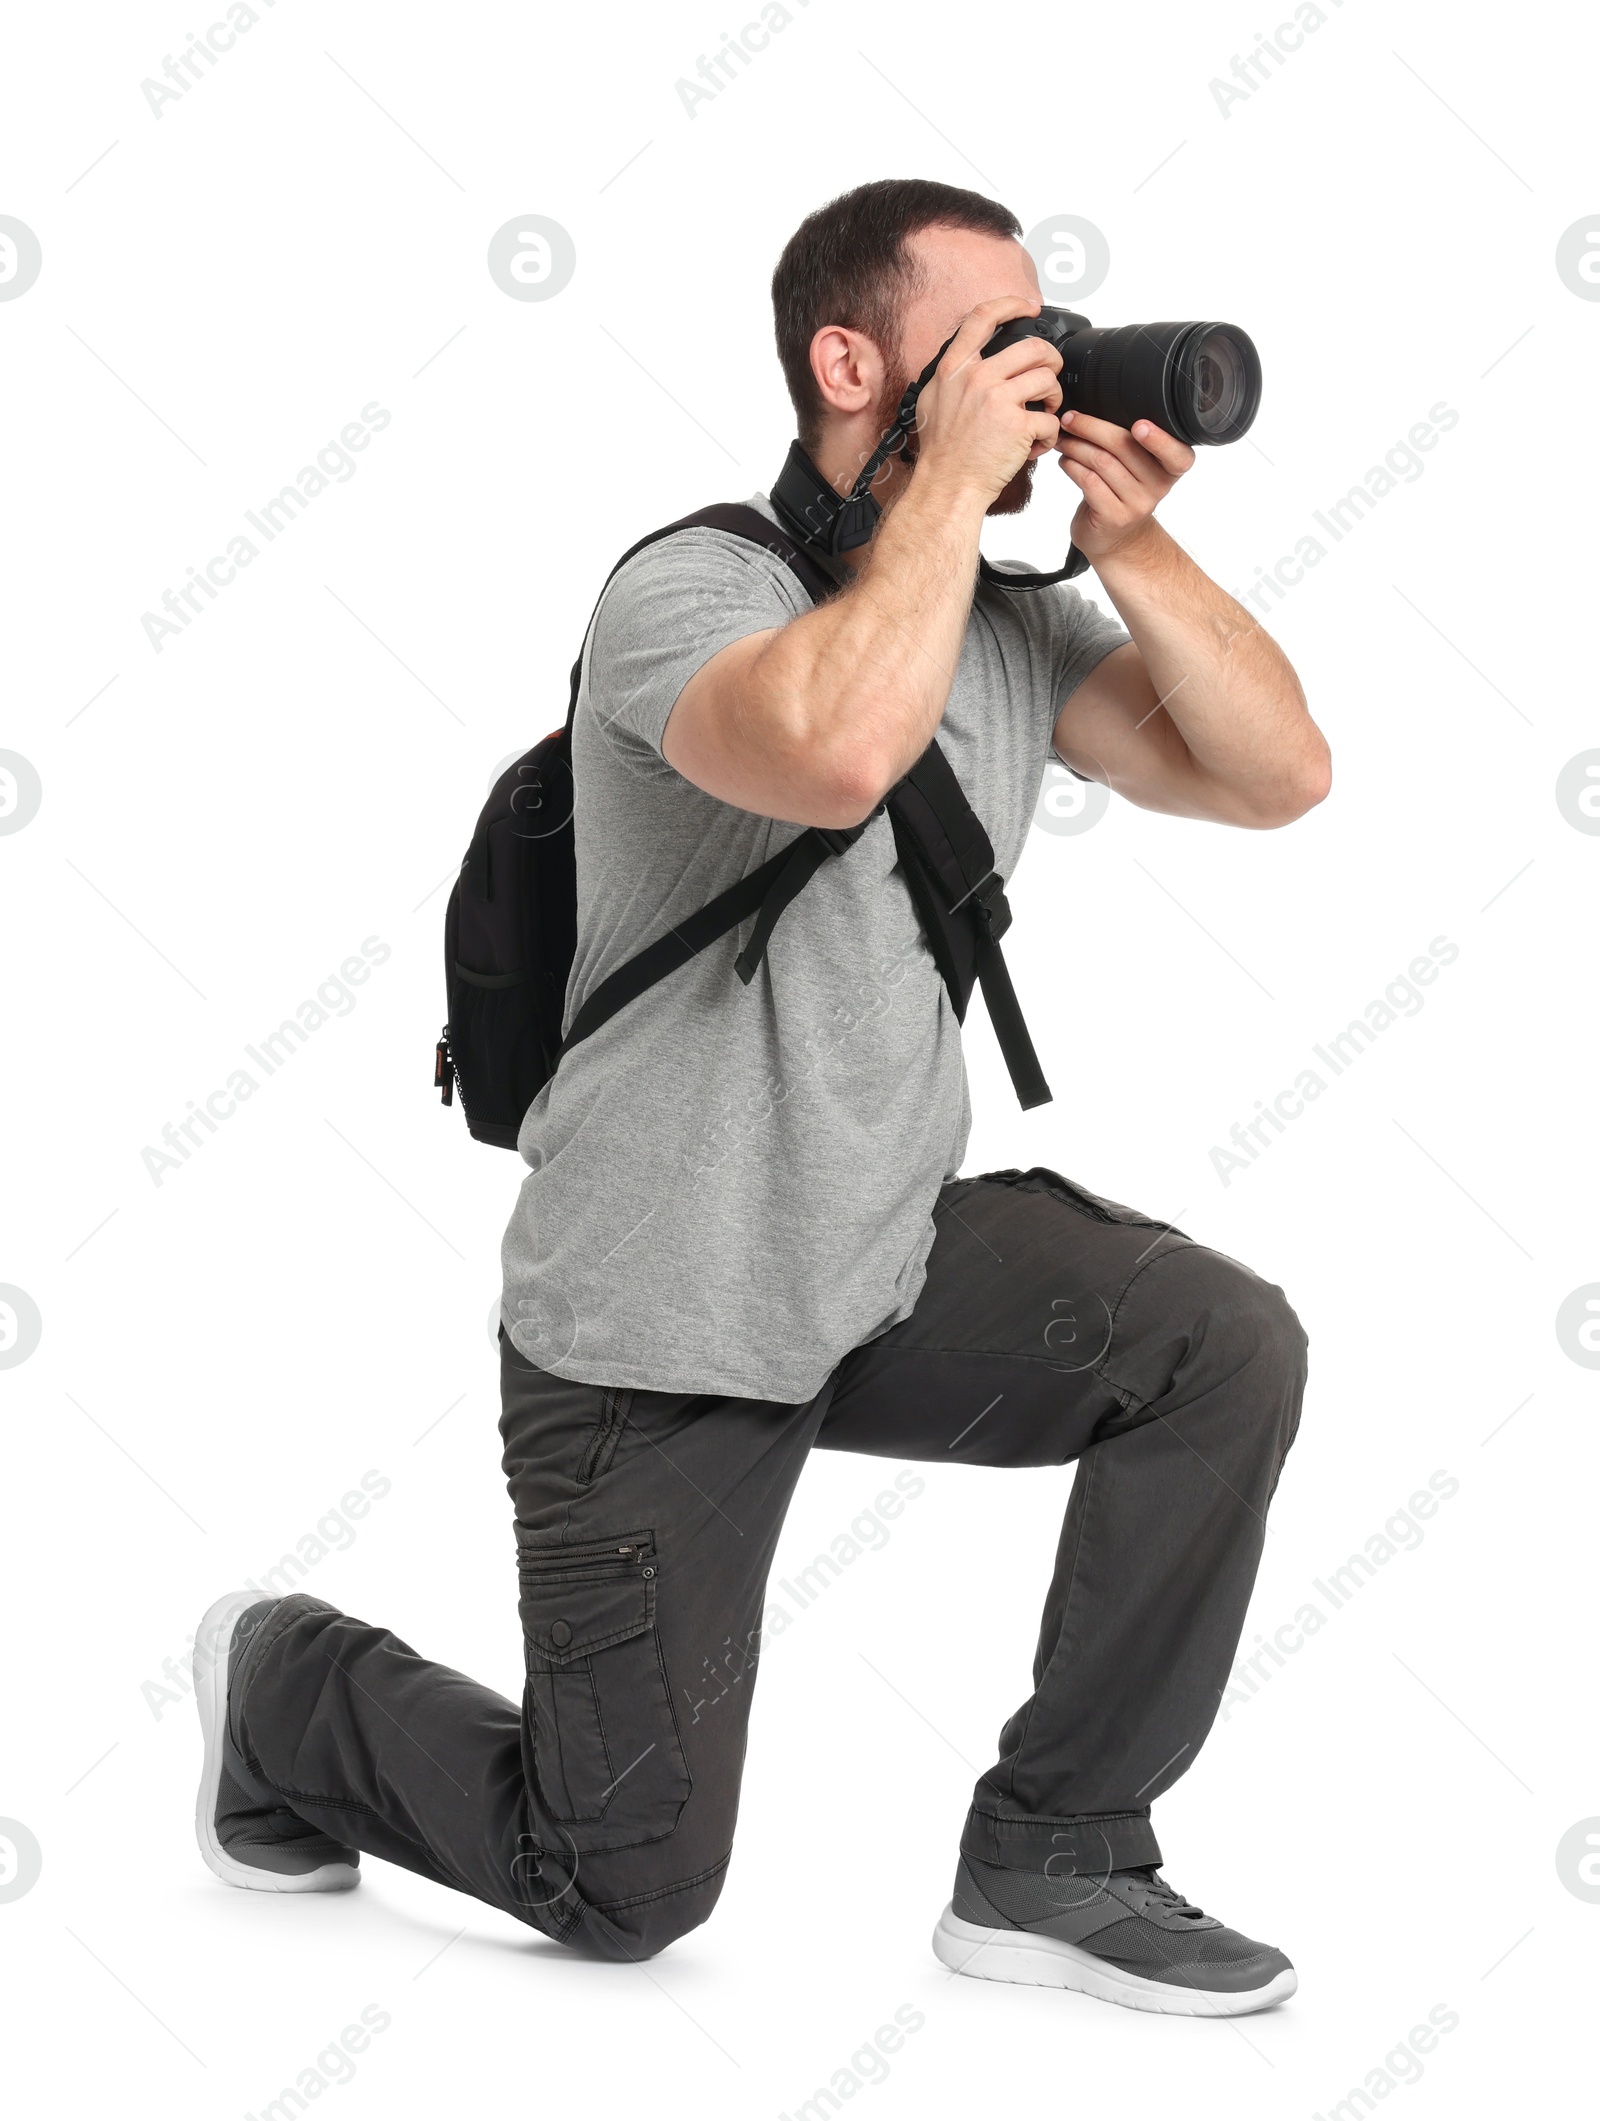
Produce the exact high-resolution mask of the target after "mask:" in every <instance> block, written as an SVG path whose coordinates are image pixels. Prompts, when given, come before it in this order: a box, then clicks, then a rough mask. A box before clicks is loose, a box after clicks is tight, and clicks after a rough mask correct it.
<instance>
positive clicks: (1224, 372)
mask: <svg viewBox="0 0 1600 2121" xmlns="http://www.w3.org/2000/svg"><path fill="white" fill-rule="evenodd" d="M1241 342H1242V343H1241ZM1247 349H1248V352H1247ZM1254 354H1255V348H1254V347H1252V346H1251V345H1250V342H1249V340H1248V339H1245V337H1244V334H1243V333H1242V332H1234V331H1233V330H1231V329H1230V328H1229V326H1227V325H1225V324H1211V325H1207V326H1205V327H1204V328H1203V336H1202V337H1201V338H1200V339H1199V340H1198V342H1197V343H1196V344H1195V346H1194V348H1193V351H1192V352H1190V353H1188V354H1187V355H1185V354H1182V353H1180V354H1179V356H1178V362H1177V368H1178V376H1179V385H1180V388H1181V389H1183V388H1186V389H1187V392H1188V398H1189V403H1188V406H1187V411H1188V414H1189V419H1190V421H1191V423H1192V424H1193V425H1194V426H1195V427H1198V428H1199V430H1200V433H1201V436H1202V437H1203V438H1204V439H1205V440H1206V441H1207V442H1232V441H1234V440H1236V439H1237V438H1238V436H1240V435H1242V434H1243V433H1244V431H1245V429H1246V428H1247V427H1248V426H1249V425H1250V423H1251V421H1252V420H1253V419H1254V418H1255V413H1256V403H1257V401H1258V400H1259V398H1260V393H1261V383H1260V370H1259V365H1257V366H1256V367H1255V373H1254V383H1253V388H1252V363H1253V360H1254Z"/></svg>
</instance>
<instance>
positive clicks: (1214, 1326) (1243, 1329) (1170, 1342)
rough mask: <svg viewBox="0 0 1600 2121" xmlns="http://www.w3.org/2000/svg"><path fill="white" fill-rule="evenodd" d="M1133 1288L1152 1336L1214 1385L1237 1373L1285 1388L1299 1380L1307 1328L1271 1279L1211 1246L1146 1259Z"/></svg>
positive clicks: (1198, 1245) (1304, 1360)
mask: <svg viewBox="0 0 1600 2121" xmlns="http://www.w3.org/2000/svg"><path fill="white" fill-rule="evenodd" d="M1152 1270H1153V1271H1151V1272H1150V1273H1149V1274H1148V1275H1147V1276H1145V1277H1144V1278H1143V1285H1142V1287H1141V1288H1140V1289H1139V1298H1140V1308H1141V1309H1142V1310H1144V1311H1145V1312H1147V1313H1149V1314H1153V1315H1151V1316H1150V1318H1149V1324H1150V1327H1151V1328H1152V1329H1153V1332H1154V1336H1155V1337H1156V1338H1157V1339H1158V1340H1160V1341H1162V1342H1164V1343H1165V1344H1166V1345H1167V1346H1168V1347H1169V1348H1172V1349H1173V1352H1174V1353H1175V1354H1176V1353H1178V1347H1177V1346H1175V1345H1174V1343H1177V1344H1179V1345H1180V1346H1181V1347H1182V1348H1183V1350H1184V1352H1183V1354H1182V1355H1180V1356H1179V1365H1180V1367H1182V1366H1184V1365H1185V1364H1193V1363H1198V1364H1201V1365H1203V1366H1204V1368H1205V1369H1206V1371H1208V1372H1210V1373H1212V1374H1213V1375H1214V1376H1215V1377H1216V1378H1217V1380H1218V1381H1220V1380H1221V1379H1222V1378H1224V1377H1231V1376H1234V1375H1237V1374H1239V1373H1240V1372H1243V1371H1249V1372H1250V1373H1251V1374H1252V1375H1253V1376H1256V1377H1258V1378H1261V1379H1263V1380H1265V1379H1267V1378H1272V1379H1275V1380H1277V1381H1279V1382H1281V1383H1282V1384H1284V1385H1293V1384H1294V1383H1296V1382H1297V1381H1303V1379H1304V1376H1305V1370H1306V1354H1307V1347H1308V1342H1307V1339H1306V1332H1305V1328H1304V1327H1303V1326H1302V1325H1301V1323H1300V1320H1299V1318H1298V1317H1297V1316H1296V1314H1295V1310H1294V1307H1293V1305H1292V1304H1291V1303H1290V1302H1289V1299H1288V1297H1287V1296H1285V1294H1284V1292H1283V1291H1282V1289H1280V1288H1279V1287H1278V1285H1277V1283H1276V1282H1271V1281H1267V1280H1265V1279H1264V1278H1263V1277H1262V1276H1261V1275H1259V1274H1257V1273H1256V1272H1255V1271H1254V1270H1253V1269H1252V1268H1250V1267H1247V1266H1245V1265H1244V1264H1243V1262H1242V1261H1240V1260H1237V1259H1232V1258H1230V1257H1229V1256H1228V1254H1227V1253H1225V1252H1216V1251H1213V1250H1212V1249H1211V1247H1210V1246H1209V1245H1200V1244H1192V1245H1186V1246H1184V1247H1183V1248H1182V1249H1181V1250H1177V1251H1172V1252H1167V1253H1164V1254H1162V1255H1161V1257H1160V1258H1159V1259H1158V1260H1156V1261H1153V1262H1152Z"/></svg>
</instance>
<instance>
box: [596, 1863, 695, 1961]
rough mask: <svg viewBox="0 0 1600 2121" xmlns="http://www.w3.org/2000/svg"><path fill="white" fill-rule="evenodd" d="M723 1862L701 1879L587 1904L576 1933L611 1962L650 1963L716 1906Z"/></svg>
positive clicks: (692, 1879) (685, 1934) (686, 1933)
mask: <svg viewBox="0 0 1600 2121" xmlns="http://www.w3.org/2000/svg"><path fill="white" fill-rule="evenodd" d="M727 1869H728V1866H727V1859H726V1858H724V1859H723V1861H722V1862H721V1863H719V1864H718V1865H717V1866H716V1868H715V1869H714V1870H711V1871H709V1872H707V1873H705V1874H704V1875H702V1876H701V1877H698V1878H691V1879H688V1880H686V1881H685V1882H684V1883H683V1884H682V1885H675V1886H668V1887H665V1888H664V1889H663V1890H661V1891H659V1892H653V1893H646V1894H642V1895H640V1896H639V1897H638V1898H637V1899H632V1900H610V1901H603V1902H597V1903H594V1904H591V1905H590V1906H589V1908H588V1909H587V1910H586V1913H585V1919H584V1923H583V1925H582V1934H583V1936H584V1938H585V1940H586V1941H587V1942H588V1943H590V1944H592V1945H594V1946H595V1947H597V1948H598V1949H599V1950H601V1951H603V1952H604V1953H605V1954H606V1956H607V1957H608V1958H612V1959H630V1960H633V1959H653V1958H654V1957H655V1955H656V1953H657V1952H661V1951H665V1950H666V1948H667V1946H668V1945H669V1944H676V1942H677V1941H678V1939H679V1938H680V1937H685V1936H687V1935H688V1933H689V1931H690V1930H693V1929H698V1928H699V1927H700V1925H701V1923H702V1922H704V1921H705V1920H706V1918H707V1916H708V1915H709V1914H710V1913H711V1910H712V1909H713V1908H714V1907H715V1906H716V1904H717V1899H718V1896H719V1895H720V1893H721V1891H722V1881H723V1879H724V1877H725V1876H726V1875H727Z"/></svg>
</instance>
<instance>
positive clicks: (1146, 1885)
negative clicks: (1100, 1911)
mask: <svg viewBox="0 0 1600 2121" xmlns="http://www.w3.org/2000/svg"><path fill="white" fill-rule="evenodd" d="M1123 1876H1124V1877H1125V1878H1127V1880H1128V1881H1129V1883H1130V1884H1131V1886H1132V1887H1133V1890H1134V1893H1135V1894H1136V1895H1137V1897H1138V1899H1139V1900H1140V1902H1141V1903H1142V1906H1141V1912H1143V1910H1144V1909H1145V1908H1149V1907H1151V1906H1155V1907H1158V1908H1160V1910H1161V1911H1162V1913H1163V1914H1168V1915H1177V1916H1179V1917H1180V1918H1182V1919H1183V1920H1184V1921H1195V1922H1204V1921H1205V1919H1206V1914H1205V1910H1204V1908H1199V1907H1196V1906H1195V1904H1194V1902H1193V1901H1192V1900H1187V1899H1185V1897H1184V1896H1183V1894H1182V1893H1180V1892H1179V1891H1178V1889H1177V1887H1176V1886H1173V1885H1169V1884H1168V1883H1167V1881H1166V1879H1165V1878H1163V1877H1162V1875H1161V1873H1160V1872H1159V1871H1158V1870H1157V1869H1156V1868H1155V1866H1154V1864H1145V1865H1143V1866H1142V1867H1141V1868H1139V1869H1137V1870H1131V1871H1125V1872H1124V1873H1123Z"/></svg>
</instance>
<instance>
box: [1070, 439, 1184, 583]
mask: <svg viewBox="0 0 1600 2121" xmlns="http://www.w3.org/2000/svg"><path fill="white" fill-rule="evenodd" d="M1057 446H1058V447H1059V449H1060V452H1061V469H1062V470H1063V471H1064V472H1065V473H1066V475H1067V477H1068V478H1069V479H1071V480H1072V482H1073V484H1074V485H1075V486H1077V487H1078V489H1079V491H1080V492H1081V493H1082V495H1083V501H1082V503H1081V505H1080V506H1079V508H1078V512H1077V514H1076V515H1074V517H1073V519H1072V542H1073V544H1074V545H1076V546H1077V548H1078V550H1079V551H1080V552H1081V553H1083V554H1085V555H1086V557H1087V558H1089V559H1091V560H1096V561H1098V560H1103V559H1108V558H1109V557H1110V556H1111V554H1113V553H1115V552H1119V551H1120V550H1121V549H1122V548H1123V547H1124V546H1125V545H1128V544H1131V543H1132V542H1133V540H1135V539H1136V538H1137V537H1138V536H1139V535H1140V533H1141V532H1142V531H1144V529H1145V528H1146V526H1147V525H1148V524H1149V523H1150V521H1151V519H1152V517H1153V516H1154V514H1155V510H1156V504H1157V503H1158V502H1159V501H1161V500H1163V499H1164V498H1165V497H1166V495H1167V494H1169V493H1170V492H1171V491H1172V489H1173V487H1174V486H1175V485H1176V484H1177V482H1178V481H1179V479H1181V478H1182V477H1183V475H1184V473H1185V472H1186V471H1188V470H1189V468H1190V467H1191V465H1192V464H1193V463H1194V451H1193V450H1192V449H1191V448H1190V447H1189V445H1188V444H1187V443H1186V442H1180V441H1178V440H1177V439H1176V438H1175V437H1174V436H1172V435H1169V434H1164V433H1163V432H1162V430H1161V429H1160V428H1159V427H1156V426H1154V425H1152V423H1151V422H1150V421H1149V420H1135V421H1134V423H1133V426H1132V428H1131V429H1129V428H1126V427H1115V426H1113V425H1112V423H1111V422H1110V421H1109V420H1096V419H1094V418H1092V417H1091V415H1090V414H1088V413H1086V412H1068V413H1065V414H1063V415H1062V420H1061V439H1060V442H1059V444H1058V445H1057Z"/></svg>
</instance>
